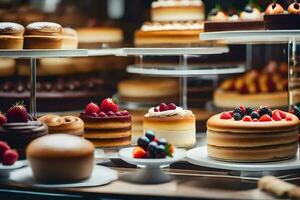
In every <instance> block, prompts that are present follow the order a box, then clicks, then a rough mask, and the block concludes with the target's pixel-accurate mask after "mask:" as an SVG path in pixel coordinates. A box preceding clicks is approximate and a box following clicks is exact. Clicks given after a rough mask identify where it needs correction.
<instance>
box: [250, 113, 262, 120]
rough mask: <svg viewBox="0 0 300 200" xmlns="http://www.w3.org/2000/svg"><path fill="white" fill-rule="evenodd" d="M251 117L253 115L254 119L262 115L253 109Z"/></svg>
mask: <svg viewBox="0 0 300 200" xmlns="http://www.w3.org/2000/svg"><path fill="white" fill-rule="evenodd" d="M250 117H251V118H252V119H259V118H260V115H259V114H258V112H256V111H253V112H252V113H251V114H250Z"/></svg>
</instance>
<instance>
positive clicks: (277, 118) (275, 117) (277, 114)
mask: <svg viewBox="0 0 300 200" xmlns="http://www.w3.org/2000/svg"><path fill="white" fill-rule="evenodd" d="M272 119H273V120H275V121H281V120H282V117H281V115H280V112H279V110H275V111H274V112H273V114H272Z"/></svg>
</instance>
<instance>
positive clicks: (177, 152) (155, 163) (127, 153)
mask: <svg viewBox="0 0 300 200" xmlns="http://www.w3.org/2000/svg"><path fill="white" fill-rule="evenodd" d="M133 149H134V147H130V148H124V149H121V150H120V151H119V156H120V158H121V159H122V160H124V161H126V162H128V163H130V164H133V165H141V166H147V167H159V166H162V165H170V164H172V163H175V162H178V161H180V160H182V159H183V158H184V157H185V150H184V149H177V148H175V149H174V154H173V158H171V157H167V158H163V159H137V158H133V156H132V152H133Z"/></svg>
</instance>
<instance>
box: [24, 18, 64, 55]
mask: <svg viewBox="0 0 300 200" xmlns="http://www.w3.org/2000/svg"><path fill="white" fill-rule="evenodd" d="M24 39H25V43H24V48H25V49H60V48H61V46H62V27H61V25H59V24H56V23H52V22H35V23H31V24H29V25H27V26H26V30H25V35H24Z"/></svg>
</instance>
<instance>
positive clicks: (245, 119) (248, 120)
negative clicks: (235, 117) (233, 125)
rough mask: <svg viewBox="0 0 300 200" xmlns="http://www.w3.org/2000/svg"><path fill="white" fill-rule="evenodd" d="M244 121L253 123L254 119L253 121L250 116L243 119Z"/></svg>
mask: <svg viewBox="0 0 300 200" xmlns="http://www.w3.org/2000/svg"><path fill="white" fill-rule="evenodd" d="M243 121H244V122H251V121H252V119H251V117H250V116H249V115H247V116H245V117H244V118H243Z"/></svg>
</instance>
